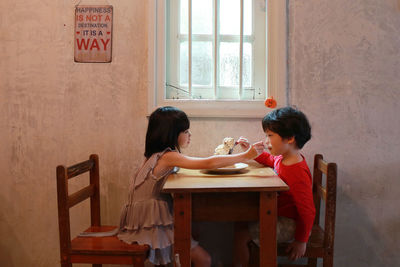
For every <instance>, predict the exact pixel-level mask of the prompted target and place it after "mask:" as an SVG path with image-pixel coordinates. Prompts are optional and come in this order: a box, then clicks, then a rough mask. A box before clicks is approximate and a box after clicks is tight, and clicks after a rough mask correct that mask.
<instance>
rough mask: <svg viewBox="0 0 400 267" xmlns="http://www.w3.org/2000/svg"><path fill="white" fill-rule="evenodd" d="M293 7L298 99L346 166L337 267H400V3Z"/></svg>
mask: <svg viewBox="0 0 400 267" xmlns="http://www.w3.org/2000/svg"><path fill="white" fill-rule="evenodd" d="M289 3H290V5H289V14H290V15H289V20H290V24H289V46H290V48H289V62H290V63H289V65H290V66H289V71H290V79H289V82H290V95H291V102H292V103H293V104H295V105H297V106H298V107H300V108H301V109H303V110H304V111H305V112H306V113H307V114H308V116H309V117H310V120H311V122H312V126H313V139H312V142H311V143H310V145H309V146H307V151H310V153H311V152H314V151H315V152H317V151H319V152H322V153H323V154H324V155H325V157H326V158H327V159H329V160H334V161H336V162H337V163H338V168H339V178H338V179H339V180H338V195H337V204H338V205H337V224H336V231H337V232H336V246H335V248H336V251H335V261H336V264H335V266H341V267H342V266H400V257H399V255H398V248H399V247H400V241H399V240H400V212H399V207H398V205H399V201H398V195H399V193H400V189H399V188H400V179H399V178H400V167H399V165H400V160H399V152H400V139H399V134H400V120H399V111H400V109H399V106H398V103H399V101H400V91H399V90H400V37H399V36H400V2H399V1H397V0H352V1H347V0H335V1H332V0H311V1H310V0H309V1H298V0H295V1H293V0H292V1H289Z"/></svg>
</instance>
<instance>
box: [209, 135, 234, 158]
mask: <svg viewBox="0 0 400 267" xmlns="http://www.w3.org/2000/svg"><path fill="white" fill-rule="evenodd" d="M234 146H235V139H233V138H232V137H225V138H224V140H223V142H222V144H220V145H218V146H217V147H216V148H215V152H214V155H228V154H229V150H230V149H232V148H233V147H234Z"/></svg>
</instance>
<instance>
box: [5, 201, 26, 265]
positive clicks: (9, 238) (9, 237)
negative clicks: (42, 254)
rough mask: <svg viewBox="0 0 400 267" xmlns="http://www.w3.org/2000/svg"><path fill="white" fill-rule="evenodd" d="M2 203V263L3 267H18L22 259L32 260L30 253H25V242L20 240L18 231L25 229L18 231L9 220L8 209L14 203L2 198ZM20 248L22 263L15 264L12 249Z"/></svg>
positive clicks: (19, 255)
mask: <svg viewBox="0 0 400 267" xmlns="http://www.w3.org/2000/svg"><path fill="white" fill-rule="evenodd" d="M0 203H2V208H1V209H0V231H1V232H0V235H1V239H2V242H1V243H0V244H1V246H0V262H1V264H0V265H1V266H3V267H14V266H18V265H19V264H20V263H21V259H24V260H25V261H27V259H29V258H30V256H29V253H27V251H24V248H25V247H26V246H24V244H23V240H19V237H18V235H17V234H16V231H20V230H23V229H17V228H16V227H15V225H13V224H12V223H11V222H9V221H8V220H7V216H8V217H10V216H9V215H10V214H6V211H7V208H6V207H12V206H13V205H12V203H9V202H7V201H6V200H5V198H3V197H2V198H0ZM13 248H14V249H15V248H18V258H19V261H20V263H18V262H15V261H14V259H13V258H12V257H11V256H12V255H13V253H12V249H13Z"/></svg>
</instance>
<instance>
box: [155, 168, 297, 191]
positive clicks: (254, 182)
mask: <svg viewBox="0 0 400 267" xmlns="http://www.w3.org/2000/svg"><path fill="white" fill-rule="evenodd" d="M286 190H289V187H288V186H287V185H286V184H285V182H283V181H282V179H281V178H279V177H278V176H277V175H276V173H275V172H274V171H273V170H272V169H271V168H269V167H265V166H263V165H260V164H256V163H251V164H250V165H249V167H247V168H245V169H243V170H241V171H240V172H239V173H228V174H221V173H218V174H213V173H209V172H207V171H205V170H189V169H180V170H179V171H178V172H177V173H175V174H171V175H170V176H169V177H168V179H167V181H166V183H165V185H164V187H163V192H166V193H178V192H179V193H191V192H192V193H196V192H197V193H200V192H261V191H262V192H264V191H286Z"/></svg>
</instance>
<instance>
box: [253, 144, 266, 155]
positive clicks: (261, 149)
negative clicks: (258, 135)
mask: <svg viewBox="0 0 400 267" xmlns="http://www.w3.org/2000/svg"><path fill="white" fill-rule="evenodd" d="M253 147H254V148H255V150H256V151H257V155H260V154H262V153H263V152H264V150H265V147H264V142H263V141H259V142H257V143H254V144H253Z"/></svg>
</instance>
